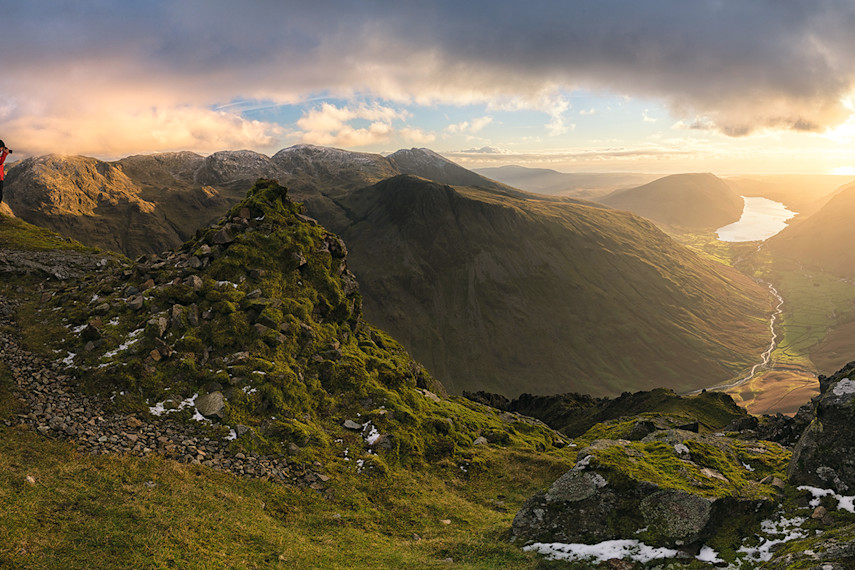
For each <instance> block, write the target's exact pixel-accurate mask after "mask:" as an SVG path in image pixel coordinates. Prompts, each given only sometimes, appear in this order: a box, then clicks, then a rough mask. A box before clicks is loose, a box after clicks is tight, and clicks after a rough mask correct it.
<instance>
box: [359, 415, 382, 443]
mask: <svg viewBox="0 0 855 570" xmlns="http://www.w3.org/2000/svg"><path fill="white" fill-rule="evenodd" d="M366 431H367V432H368V434H367V435H365V432H366ZM362 433H363V436H362V438H363V439H364V440H365V443H367V444H368V445H374V444H375V443H377V440H378V439H380V432H379V431H377V428H376V427H374V424H372V423H371V422H370V421H369V422H365V423H364V424H362Z"/></svg>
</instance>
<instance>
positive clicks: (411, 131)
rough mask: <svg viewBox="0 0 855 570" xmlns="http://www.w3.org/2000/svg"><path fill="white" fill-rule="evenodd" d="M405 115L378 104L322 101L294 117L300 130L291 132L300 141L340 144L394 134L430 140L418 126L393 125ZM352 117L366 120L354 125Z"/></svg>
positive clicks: (356, 144)
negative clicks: (347, 103)
mask: <svg viewBox="0 0 855 570" xmlns="http://www.w3.org/2000/svg"><path fill="white" fill-rule="evenodd" d="M407 116H408V113H407V112H406V111H402V110H398V109H393V108H391V107H384V106H382V105H378V104H375V105H361V106H358V107H349V106H343V107H337V106H335V105H333V104H330V103H323V104H321V106H320V107H315V108H314V109H311V110H310V111H309V112H308V113H305V114H304V115H303V116H302V117H301V118H300V119H298V120H297V126H298V127H299V128H300V129H301V131H298V132H297V133H295V136H296V137H298V138H299V140H300V142H303V143H309V144H317V145H324V146H335V147H344V148H348V147H360V146H369V145H376V144H381V143H384V142H387V141H389V140H391V139H392V138H393V137H396V136H400V137H401V138H402V139H404V140H406V141H408V142H431V141H433V139H434V137H433V135H431V134H429V133H425V132H423V131H421V130H420V129H416V128H412V127H403V128H401V129H396V128H395V127H394V125H393V122H396V121H403V120H404V119H406V118H407ZM354 121H361V122H364V123H365V122H367V123H368V124H367V126H364V127H356V126H354V125H353V124H352V123H353V122H354Z"/></svg>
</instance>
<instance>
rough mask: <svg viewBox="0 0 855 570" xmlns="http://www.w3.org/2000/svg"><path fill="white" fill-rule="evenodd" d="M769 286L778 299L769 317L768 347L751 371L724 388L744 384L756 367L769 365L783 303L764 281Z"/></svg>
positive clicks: (776, 340)
mask: <svg viewBox="0 0 855 570" xmlns="http://www.w3.org/2000/svg"><path fill="white" fill-rule="evenodd" d="M765 285H767V286H768V287H769V291H770V292H771V293H772V295H774V296H775V298H776V299H777V300H778V304H777V305H776V306H775V311H774V312H773V313H772V316H771V317H770V318H769V331H770V332H771V333H772V340H771V341H770V342H769V348H767V349H766V352H764V353H763V354H761V355H760V362H758V363H757V364H755V365H754V366H752V367H751V372H749V373H748V375H747V376H746V377H745V378H743V379H741V380H737V381H736V382H734V383H732V384H728V385H727V386H725V388H733V387H735V386H739V385H740V384H744V383H745V382H748V381H749V380H751V379H752V378H754V375H755V374H756V373H757V369H758V368H765V367H767V366H769V360H771V358H772V351H773V350H775V347H776V346H777V344H778V333H777V332H776V331H775V321H776V320H778V315H780V314H781V307H782V306H783V305H784V298H783V297H781V295H780V294H779V293H778V290H777V289H775V287H774V285H772V284H771V283H765Z"/></svg>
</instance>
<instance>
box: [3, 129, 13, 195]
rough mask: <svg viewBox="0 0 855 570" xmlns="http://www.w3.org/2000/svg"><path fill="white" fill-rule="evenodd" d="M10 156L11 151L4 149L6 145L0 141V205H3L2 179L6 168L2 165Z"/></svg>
mask: <svg viewBox="0 0 855 570" xmlns="http://www.w3.org/2000/svg"><path fill="white" fill-rule="evenodd" d="M10 154H12V151H11V150H10V149H8V148H6V143H4V142H3V141H2V140H0V204H2V203H3V178H4V177H5V176H6V167H5V166H3V163H4V162H6V157H7V156H8V155H10Z"/></svg>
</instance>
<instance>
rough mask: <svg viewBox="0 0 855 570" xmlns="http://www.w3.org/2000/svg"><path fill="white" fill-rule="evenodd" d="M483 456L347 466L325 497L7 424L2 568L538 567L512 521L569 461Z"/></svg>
mask: <svg viewBox="0 0 855 570" xmlns="http://www.w3.org/2000/svg"><path fill="white" fill-rule="evenodd" d="M484 456H485V457H484V460H485V461H487V462H488V463H491V464H492V465H490V467H491V469H490V471H489V472H486V471H485V472H484V473H482V474H480V475H475V476H471V477H470V476H467V475H466V474H464V473H462V471H460V470H459V469H458V468H456V467H454V466H442V465H440V466H437V467H435V468H433V469H431V470H430V471H429V472H425V473H409V472H406V471H396V472H395V473H394V474H392V476H390V477H389V479H388V480H384V481H382V482H380V483H379V484H378V482H377V481H376V480H372V479H367V478H365V477H363V476H360V475H356V474H355V473H353V472H339V473H336V474H335V475H334V478H333V483H334V485H333V488H334V489H335V498H333V499H327V498H325V497H323V496H321V495H320V494H318V493H317V492H315V491H311V490H301V489H297V488H292V487H285V486H282V485H278V484H274V483H269V482H265V481H260V480H245V479H238V478H236V477H233V476H231V475H228V474H224V473H221V472H217V471H212V470H210V469H207V468H204V467H189V466H185V465H181V464H178V463H175V462H171V461H167V460H162V459H159V458H153V459H145V460H143V459H136V458H129V457H119V456H97V457H93V456H83V455H80V454H78V453H77V452H76V451H74V450H73V449H71V447H70V446H69V445H68V444H64V443H59V442H53V441H49V440H46V439H44V438H41V437H39V436H36V435H35V434H33V433H31V432H24V431H22V430H19V429H14V428H0V470H2V472H3V473H4V476H3V477H2V478H0V503H2V505H3V508H2V509H0V566H2V567H4V568H92V567H93V565H95V567H98V568H105V569H106V568H117V569H118V568H200V569H201V568H206V569H207V568H354V567H362V568H403V567H410V568H431V567H437V566H447V563H446V562H444V561H445V559H446V558H452V559H453V560H454V562H455V567H460V568H508V567H513V568H536V567H541V566H540V561H539V560H538V559H537V557H536V556H534V555H530V554H526V553H523V552H522V551H521V550H520V549H519V548H518V547H517V546H514V545H511V544H510V543H509V542H508V540H507V530H508V528H509V527H510V522H511V519H512V517H513V515H514V513H515V512H516V510H517V509H518V507H519V506H520V504H521V502H522V501H523V500H524V499H525V498H526V496H527V495H528V494H531V493H532V492H534V491H535V490H536V489H538V488H540V487H542V486H545V485H547V484H548V483H550V482H551V481H552V480H553V479H554V478H556V477H557V476H558V475H560V474H561V472H563V471H564V470H565V469H566V468H567V464H566V462H565V461H562V460H557V459H554V458H550V457H547V456H540V457H531V456H527V455H526V454H504V453H502V454H496V453H494V452H491V451H489V450H488V451H486V452H485V454H484ZM534 466H536V467H537V468H536V469H534V468H533V467H534ZM28 477H30V478H32V481H34V482H33V483H30V482H28V479H27V478H28ZM443 521H450V523H448V524H446V523H444V522H443ZM415 535H418V536H415ZM96 561H97V562H96Z"/></svg>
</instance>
